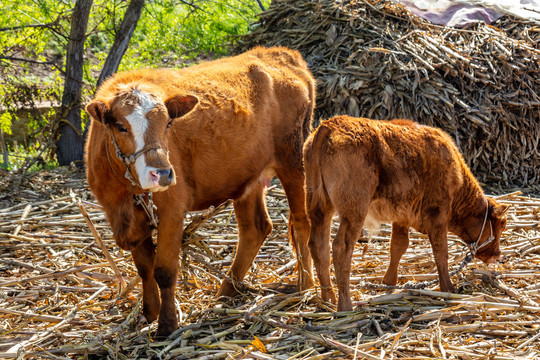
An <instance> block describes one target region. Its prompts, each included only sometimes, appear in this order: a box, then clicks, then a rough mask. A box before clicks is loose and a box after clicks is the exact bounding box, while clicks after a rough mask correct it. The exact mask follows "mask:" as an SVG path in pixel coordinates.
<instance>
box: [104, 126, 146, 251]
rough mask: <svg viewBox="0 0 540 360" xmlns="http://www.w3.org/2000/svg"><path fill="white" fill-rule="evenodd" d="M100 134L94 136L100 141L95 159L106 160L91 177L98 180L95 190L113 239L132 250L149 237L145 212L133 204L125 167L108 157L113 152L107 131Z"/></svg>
mask: <svg viewBox="0 0 540 360" xmlns="http://www.w3.org/2000/svg"><path fill="white" fill-rule="evenodd" d="M101 135H103V136H100V137H97V138H101V139H103V140H102V141H103V142H102V143H101V144H99V145H100V146H97V147H95V148H94V149H100V150H99V152H100V154H98V155H97V156H95V157H94V159H105V161H106V163H104V164H103V166H102V167H101V168H100V169H101V172H100V173H99V177H98V178H97V179H94V181H95V182H97V183H99V185H98V186H94V191H95V192H96V196H97V197H98V199H99V201H100V202H101V203H103V205H104V208H105V211H106V213H107V218H108V219H109V222H110V224H111V228H112V231H113V234H114V237H115V240H116V242H117V243H118V245H119V246H120V247H122V248H124V249H131V248H132V247H134V246H135V244H137V243H139V242H140V241H141V239H144V238H145V237H147V236H149V234H150V233H151V228H150V226H149V221H148V218H147V216H146V213H144V211H143V210H142V208H140V207H139V206H136V205H135V202H134V199H133V195H134V192H133V191H132V188H133V186H132V185H131V184H130V183H129V181H128V180H127V179H126V178H125V177H124V173H125V169H122V167H121V166H119V165H122V166H123V164H118V161H114V160H113V159H112V158H111V156H115V154H114V153H111V152H110V149H111V148H112V144H108V143H107V142H108V141H110V139H109V138H108V136H106V135H107V134H106V133H103V134H101ZM107 156H108V157H109V158H110V160H109V158H108V157H107ZM96 185H97V184H96Z"/></svg>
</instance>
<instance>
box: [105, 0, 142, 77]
mask: <svg viewBox="0 0 540 360" xmlns="http://www.w3.org/2000/svg"><path fill="white" fill-rule="evenodd" d="M143 7H144V0H131V1H130V2H129V6H128V8H127V10H126V13H125V15H124V19H123V20H122V24H120V29H118V31H117V32H116V36H115V38H114V43H113V45H112V47H111V50H110V51H109V55H107V60H105V65H103V69H102V70H101V74H100V75H99V79H98V81H97V85H96V86H97V87H99V85H101V83H102V82H103V81H104V80H105V79H106V78H107V77H109V76H111V75H112V74H114V73H115V72H116V71H118V67H119V66H120V61H122V57H123V56H124V54H125V52H126V50H127V48H128V45H129V41H130V40H131V36H132V35H133V32H134V31H135V27H136V26H137V23H138V22H139V18H140V17H141V13H142V9H143Z"/></svg>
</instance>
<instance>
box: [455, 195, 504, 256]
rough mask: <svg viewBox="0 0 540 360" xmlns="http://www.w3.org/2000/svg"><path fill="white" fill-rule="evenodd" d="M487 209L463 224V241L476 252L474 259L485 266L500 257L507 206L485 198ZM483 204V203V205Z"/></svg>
mask: <svg viewBox="0 0 540 360" xmlns="http://www.w3.org/2000/svg"><path fill="white" fill-rule="evenodd" d="M487 202H488V207H487V209H485V207H484V209H485V210H483V211H480V212H479V213H478V214H477V215H476V216H472V217H471V218H470V219H469V221H467V222H466V223H465V228H464V229H463V235H464V236H463V239H464V240H465V241H466V242H467V243H469V245H472V246H473V247H476V248H477V249H478V250H477V251H476V253H475V257H476V258H478V259H480V260H482V261H483V262H485V263H486V264H490V263H495V262H496V261H497V259H499V257H500V256H501V249H500V243H501V235H502V232H503V231H504V229H505V228H506V222H507V219H506V212H507V211H508V208H509V207H510V206H509V205H503V204H499V203H497V201H495V200H494V199H491V198H487ZM484 204H485V203H484Z"/></svg>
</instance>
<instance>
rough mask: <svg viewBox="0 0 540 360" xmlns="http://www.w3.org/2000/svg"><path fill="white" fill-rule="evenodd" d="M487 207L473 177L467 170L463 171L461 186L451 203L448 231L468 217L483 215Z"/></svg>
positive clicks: (482, 192) (484, 198) (485, 200)
mask: <svg viewBox="0 0 540 360" xmlns="http://www.w3.org/2000/svg"><path fill="white" fill-rule="evenodd" d="M487 206H488V202H487V199H486V197H485V195H484V191H483V190H482V188H481V187H480V184H479V183H478V181H476V179H475V178H474V176H473V175H472V174H471V173H470V171H468V170H464V174H463V185H462V186H461V188H460V189H459V190H458V191H457V193H456V196H455V197H454V201H453V202H452V219H451V221H450V229H449V230H450V231H452V230H453V229H452V228H455V227H456V226H457V225H458V224H462V223H463V222H464V220H466V219H467V218H470V217H476V216H478V215H479V214H484V213H485V211H486V207H487Z"/></svg>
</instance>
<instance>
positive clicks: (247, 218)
mask: <svg viewBox="0 0 540 360" xmlns="http://www.w3.org/2000/svg"><path fill="white" fill-rule="evenodd" d="M234 213H235V215H236V220H237V221H238V237H239V240H238V244H237V246H236V255H235V256H234V260H233V263H232V265H231V269H230V270H229V276H230V279H225V280H223V283H222V284H221V288H220V289H219V292H218V296H231V297H232V296H234V295H236V294H237V293H238V291H237V290H236V288H235V285H234V283H235V282H236V281H242V279H244V276H246V273H247V272H248V270H249V267H250V266H251V264H252V263H253V260H254V259H255V256H257V253H258V252H259V249H260V247H261V245H262V244H263V242H264V239H265V238H266V236H268V234H270V232H271V231H272V222H271V221H270V217H269V216H268V213H267V211H266V206H265V201H264V185H263V184H261V183H259V184H257V186H255V188H253V189H252V190H251V192H250V193H248V194H244V195H243V196H242V197H241V198H239V199H236V200H235V201H234Z"/></svg>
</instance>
